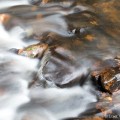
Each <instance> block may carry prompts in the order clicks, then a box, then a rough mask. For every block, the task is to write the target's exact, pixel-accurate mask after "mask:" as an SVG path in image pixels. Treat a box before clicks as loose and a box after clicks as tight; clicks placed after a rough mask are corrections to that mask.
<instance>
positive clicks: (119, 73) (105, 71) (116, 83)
mask: <svg viewBox="0 0 120 120" xmlns="http://www.w3.org/2000/svg"><path fill="white" fill-rule="evenodd" d="M91 76H92V80H93V81H94V82H96V84H97V85H98V86H99V88H100V89H101V90H103V91H107V92H109V93H113V92H115V91H118V90H119V89H120V59H119V58H115V59H107V60H105V61H103V62H102V63H100V65H98V66H97V69H96V70H95V71H93V72H92V75H91Z"/></svg>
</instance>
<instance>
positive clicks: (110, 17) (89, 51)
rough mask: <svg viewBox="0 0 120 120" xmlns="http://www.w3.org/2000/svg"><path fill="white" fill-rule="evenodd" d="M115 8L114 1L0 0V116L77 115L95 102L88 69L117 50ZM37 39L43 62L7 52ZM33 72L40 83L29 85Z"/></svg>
mask: <svg viewBox="0 0 120 120" xmlns="http://www.w3.org/2000/svg"><path fill="white" fill-rule="evenodd" d="M119 9H120V2H119V0H41V2H40V4H36V5H31V4H30V2H28V1H27V0H0V33H1V34H0V120H59V119H67V118H69V119H70V118H73V117H74V118H77V117H78V116H79V119H80V114H82V113H83V112H84V111H86V110H88V109H89V108H91V107H93V106H95V104H96V102H97V101H98V99H97V97H98V95H97V94H99V92H98V91H97V93H96V90H95V87H94V86H93V84H92V83H91V81H90V78H89V72H90V71H91V70H93V69H94V68H95V63H97V62H98V61H102V60H104V59H108V58H114V57H116V56H119V55H120V54H119V52H120V40H119V38H120V21H119V19H120V12H119ZM38 43H39V44H43V45H44V44H45V45H46V44H47V45H48V54H47V53H46V56H47V59H48V62H47V64H46V62H45V61H46V56H45V54H44V55H43V56H42V57H43V58H42V59H40V58H39V59H38V58H37V57H36V58H34V59H31V58H29V57H25V56H27V55H26V53H22V56H21V55H16V54H14V53H12V52H11V50H12V49H13V48H14V49H16V50H17V49H23V48H26V47H28V46H29V45H36V44H38ZM49 50H50V51H49ZM25 52H26V51H25ZM49 52H50V53H49ZM35 54H36V53H35ZM38 55H39V54H38ZM44 56H45V57H44ZM48 56H49V58H48ZM43 65H45V66H43ZM39 67H40V68H39ZM38 71H40V72H41V74H39V78H40V79H42V85H41V83H39V82H38V83H37V84H38V85H37V84H36V85H35V86H34V87H31V88H29V87H28V86H29V83H30V82H31V80H33V79H34V76H35V75H36V73H38ZM44 80H46V81H47V84H48V85H47V86H46V87H45V88H44V86H43V81H44ZM117 99H118V98H117ZM117 105H119V102H117V103H116V106H117ZM118 111H119V109H118ZM118 113H119V112H118ZM95 114H97V113H95Z"/></svg>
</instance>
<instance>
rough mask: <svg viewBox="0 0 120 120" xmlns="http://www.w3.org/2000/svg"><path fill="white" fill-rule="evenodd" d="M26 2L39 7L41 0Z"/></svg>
mask: <svg viewBox="0 0 120 120" xmlns="http://www.w3.org/2000/svg"><path fill="white" fill-rule="evenodd" d="M28 2H29V3H30V4H32V5H39V4H40V3H41V2H42V0H28Z"/></svg>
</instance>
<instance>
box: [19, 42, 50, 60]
mask: <svg viewBox="0 0 120 120" xmlns="http://www.w3.org/2000/svg"><path fill="white" fill-rule="evenodd" d="M47 48H48V45H47V44H35V45H30V46H28V47H26V48H24V49H19V50H18V54H19V55H22V56H26V57H30V58H36V57H37V58H41V57H42V56H43V54H44V52H45V51H46V50H47Z"/></svg>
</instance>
